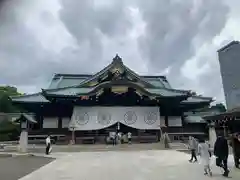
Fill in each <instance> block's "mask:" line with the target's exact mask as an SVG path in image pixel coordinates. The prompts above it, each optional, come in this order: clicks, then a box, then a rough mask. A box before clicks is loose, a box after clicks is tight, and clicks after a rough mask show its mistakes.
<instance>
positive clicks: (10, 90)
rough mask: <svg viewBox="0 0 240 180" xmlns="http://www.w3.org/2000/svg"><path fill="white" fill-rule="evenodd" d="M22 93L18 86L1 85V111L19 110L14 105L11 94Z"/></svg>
mask: <svg viewBox="0 0 240 180" xmlns="http://www.w3.org/2000/svg"><path fill="white" fill-rule="evenodd" d="M17 95H21V93H19V92H18V91H17V88H15V87H11V86H0V112H4V113H12V112H19V109H18V108H16V107H15V106H13V104H12V101H11V99H10V96H17Z"/></svg>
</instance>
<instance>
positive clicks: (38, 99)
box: [11, 93, 49, 103]
mask: <svg viewBox="0 0 240 180" xmlns="http://www.w3.org/2000/svg"><path fill="white" fill-rule="evenodd" d="M11 99H12V101H14V102H26V103H28V102H29V103H34V102H35V103H48V102H49V101H48V100H47V99H46V98H45V97H44V96H43V95H42V94H41V93H35V94H28V95H21V96H12V97H11Z"/></svg>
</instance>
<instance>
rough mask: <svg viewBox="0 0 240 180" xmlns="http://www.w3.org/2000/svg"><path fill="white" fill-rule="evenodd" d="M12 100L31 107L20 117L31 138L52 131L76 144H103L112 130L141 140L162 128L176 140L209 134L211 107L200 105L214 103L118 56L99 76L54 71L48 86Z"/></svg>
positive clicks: (150, 139) (149, 138)
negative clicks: (143, 71) (205, 116)
mask: <svg viewBox="0 0 240 180" xmlns="http://www.w3.org/2000/svg"><path fill="white" fill-rule="evenodd" d="M11 99H12V101H13V103H14V104H15V105H17V106H20V107H21V108H23V109H25V110H27V111H28V112H30V113H28V114H29V115H28V116H25V118H23V119H22V120H21V126H22V127H24V126H26V124H27V129H28V135H29V137H31V136H32V137H38V136H39V137H40V136H46V135H47V134H51V135H52V136H53V137H55V138H56V141H57V142H68V141H69V140H70V139H71V138H74V139H75V141H76V143H83V140H84V139H88V138H89V139H94V143H103V142H105V140H106V137H107V136H108V135H109V132H113V131H120V132H122V133H127V132H131V133H132V140H133V141H136V142H156V141H159V140H160V136H161V133H162V132H168V134H169V136H170V138H171V139H172V140H179V139H182V138H184V137H188V136H189V135H193V136H196V137H200V136H201V137H203V136H207V132H208V128H207V124H206V121H205V120H203V119H202V118H201V117H202V115H203V114H204V113H205V114H206V113H209V112H204V111H202V110H201V109H206V108H207V107H209V105H210V103H211V102H212V98H211V97H203V96H198V95H194V94H193V93H192V92H191V91H190V90H179V89H174V88H172V87H171V85H170V83H169V82H168V80H167V78H166V77H165V76H150V75H148V76H142V75H139V74H137V73H136V72H134V71H133V70H131V69H129V68H128V67H127V66H126V65H125V64H124V63H123V61H122V59H121V58H120V57H119V56H118V55H117V56H116V57H115V58H114V59H113V60H112V62H111V63H110V64H109V65H108V66H106V67H105V68H104V69H102V70H101V71H99V72H97V73H96V74H94V75H89V74H55V75H54V76H53V78H52V80H51V83H50V85H49V87H48V88H47V89H42V91H41V92H39V93H35V94H30V95H23V96H17V97H12V98H11ZM30 116H31V118H30ZM28 117H29V118H28ZM26 122H28V123H26ZM73 132H74V133H73ZM73 136H74V137H73Z"/></svg>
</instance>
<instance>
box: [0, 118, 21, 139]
mask: <svg viewBox="0 0 240 180" xmlns="http://www.w3.org/2000/svg"><path fill="white" fill-rule="evenodd" d="M19 134H20V125H19V124H15V123H13V122H11V121H9V120H3V121H1V122H0V141H8V140H17V139H18V136H19Z"/></svg>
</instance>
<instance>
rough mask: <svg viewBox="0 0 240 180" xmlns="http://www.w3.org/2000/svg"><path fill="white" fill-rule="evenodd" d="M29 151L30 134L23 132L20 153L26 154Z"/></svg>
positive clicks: (19, 147)
mask: <svg viewBox="0 0 240 180" xmlns="http://www.w3.org/2000/svg"><path fill="white" fill-rule="evenodd" d="M27 150H28V132H27V131H22V132H21V135H20V140H19V146H18V152H20V153H26V152H27Z"/></svg>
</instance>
